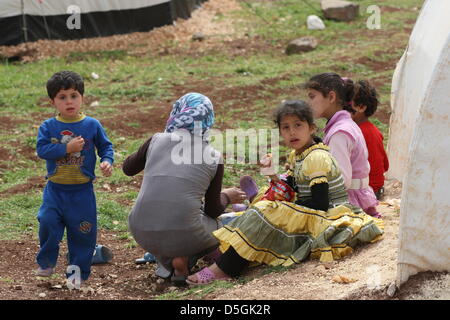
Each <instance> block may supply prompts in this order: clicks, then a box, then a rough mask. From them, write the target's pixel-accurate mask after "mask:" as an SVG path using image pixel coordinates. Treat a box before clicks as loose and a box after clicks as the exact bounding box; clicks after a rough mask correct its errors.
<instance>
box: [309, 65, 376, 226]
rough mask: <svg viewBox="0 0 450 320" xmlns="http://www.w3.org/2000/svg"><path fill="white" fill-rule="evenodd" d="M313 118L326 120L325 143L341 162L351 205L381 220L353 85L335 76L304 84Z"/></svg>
mask: <svg viewBox="0 0 450 320" xmlns="http://www.w3.org/2000/svg"><path fill="white" fill-rule="evenodd" d="M305 88H306V89H307V91H308V97H309V99H310V104H311V106H312V109H313V113H314V118H326V119H327V120H328V121H327V124H326V126H325V128H324V132H325V136H324V139H323V141H324V143H325V144H327V145H328V146H329V147H330V150H331V154H332V155H333V156H334V157H335V158H336V160H337V161H338V164H339V167H340V169H341V172H342V175H343V177H344V182H345V187H346V189H347V192H348V196H349V201H350V203H351V204H353V205H355V206H358V207H360V208H362V209H363V210H364V211H365V212H366V213H367V214H369V215H371V216H374V217H376V218H381V215H380V213H378V211H377V209H376V206H377V205H378V200H377V198H376V196H375V193H374V192H373V190H372V188H371V187H370V186H369V172H370V164H369V161H368V151H367V146H366V143H365V140H364V136H363V134H362V132H361V129H360V128H359V127H358V125H357V124H356V123H355V122H354V121H353V120H352V117H351V112H352V111H353V109H352V107H351V101H352V98H353V91H354V87H353V81H352V80H350V79H345V78H341V76H339V75H338V74H336V73H322V74H318V75H315V76H313V77H312V78H311V79H309V81H308V82H307V83H306V84H305Z"/></svg>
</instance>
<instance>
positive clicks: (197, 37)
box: [192, 32, 206, 41]
mask: <svg viewBox="0 0 450 320" xmlns="http://www.w3.org/2000/svg"><path fill="white" fill-rule="evenodd" d="M205 39H206V36H205V35H204V33H203V32H196V33H194V34H193V35H192V41H203V40H205Z"/></svg>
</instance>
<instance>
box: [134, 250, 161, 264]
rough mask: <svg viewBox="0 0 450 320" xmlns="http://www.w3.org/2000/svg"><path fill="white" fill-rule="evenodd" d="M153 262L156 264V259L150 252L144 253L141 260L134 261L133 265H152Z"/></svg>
mask: <svg viewBox="0 0 450 320" xmlns="http://www.w3.org/2000/svg"><path fill="white" fill-rule="evenodd" d="M153 262H156V258H155V256H154V255H152V254H151V253H150V252H146V253H145V254H144V257H143V258H139V259H136V260H134V263H136V264H146V263H153Z"/></svg>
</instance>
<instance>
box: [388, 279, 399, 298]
mask: <svg viewBox="0 0 450 320" xmlns="http://www.w3.org/2000/svg"><path fill="white" fill-rule="evenodd" d="M396 292H397V285H396V284H395V282H393V283H391V284H390V285H389V287H388V288H387V291H386V294H387V295H388V296H389V297H390V298H392V297H393V296H394V295H395V293H396Z"/></svg>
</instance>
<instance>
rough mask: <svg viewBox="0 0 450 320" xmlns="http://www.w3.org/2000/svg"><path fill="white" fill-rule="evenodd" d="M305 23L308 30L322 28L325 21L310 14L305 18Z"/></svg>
mask: <svg viewBox="0 0 450 320" xmlns="http://www.w3.org/2000/svg"><path fill="white" fill-rule="evenodd" d="M306 25H307V26H308V29H309V30H324V29H325V23H323V21H322V19H320V18H319V17H318V16H315V15H311V16H308V18H307V19H306Z"/></svg>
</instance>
